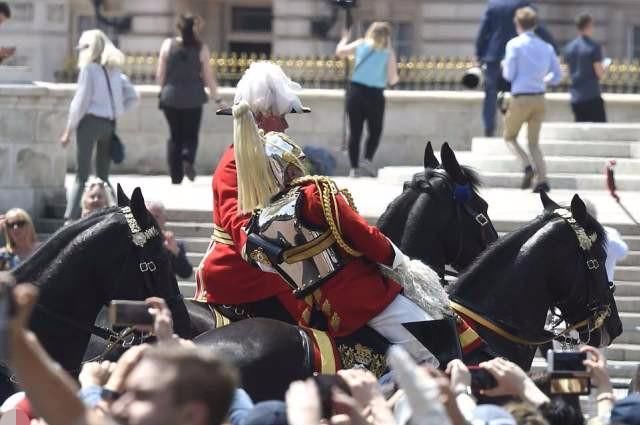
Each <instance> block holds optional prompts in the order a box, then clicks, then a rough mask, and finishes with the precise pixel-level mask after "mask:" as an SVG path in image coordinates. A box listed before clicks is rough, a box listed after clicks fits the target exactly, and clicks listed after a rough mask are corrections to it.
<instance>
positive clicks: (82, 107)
mask: <svg viewBox="0 0 640 425" xmlns="http://www.w3.org/2000/svg"><path fill="white" fill-rule="evenodd" d="M90 66H91V65H87V66H84V67H82V68H81V69H80V73H79V74H78V83H77V87H76V93H75V94H74V95H73V100H71V105H70V106H69V119H68V121H67V127H66V128H65V130H64V132H63V134H62V137H61V138H60V143H61V144H62V145H63V146H66V145H67V144H68V143H69V141H70V140H71V139H70V138H71V133H72V132H73V131H74V130H75V129H76V128H77V127H78V123H79V122H80V120H81V119H82V117H83V116H84V115H85V114H86V113H87V109H88V108H89V101H90V100H91V96H93V86H92V85H91V72H90V71H89V69H90Z"/></svg>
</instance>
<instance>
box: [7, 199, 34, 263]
mask: <svg viewBox="0 0 640 425" xmlns="http://www.w3.org/2000/svg"><path fill="white" fill-rule="evenodd" d="M0 228H2V231H3V233H4V241H5V246H4V247H3V248H0V271H4V270H11V269H13V268H14V267H16V266H17V265H18V264H20V263H21V262H22V261H24V260H25V259H27V258H28V257H29V256H30V255H31V254H33V252H34V251H35V250H36V248H38V246H40V243H39V242H38V237H37V235H36V228H35V227H34V225H33V221H32V220H31V217H30V216H29V213H27V212H26V211H25V210H23V209H22V208H12V209H10V210H9V211H7V212H6V213H5V214H4V215H0Z"/></svg>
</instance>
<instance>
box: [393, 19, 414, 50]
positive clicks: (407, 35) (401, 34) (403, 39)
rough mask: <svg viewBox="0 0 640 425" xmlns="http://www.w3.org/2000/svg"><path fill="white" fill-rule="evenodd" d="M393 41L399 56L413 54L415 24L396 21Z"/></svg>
mask: <svg viewBox="0 0 640 425" xmlns="http://www.w3.org/2000/svg"><path fill="white" fill-rule="evenodd" d="M392 41H393V47H394V48H395V50H396V54H397V56H398V58H399V57H400V56H411V53H412V52H413V24H411V23H410V22H396V23H394V24H393V39H392Z"/></svg>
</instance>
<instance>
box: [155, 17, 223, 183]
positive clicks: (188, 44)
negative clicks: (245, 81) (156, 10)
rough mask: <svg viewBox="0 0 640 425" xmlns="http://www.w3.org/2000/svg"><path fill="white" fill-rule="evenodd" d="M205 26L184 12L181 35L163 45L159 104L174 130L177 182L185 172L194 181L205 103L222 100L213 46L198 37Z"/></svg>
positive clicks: (172, 160) (170, 152) (170, 156)
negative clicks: (214, 63) (215, 71)
mask: <svg viewBox="0 0 640 425" xmlns="http://www.w3.org/2000/svg"><path fill="white" fill-rule="evenodd" d="M201 26H202V20H201V19H200V18H198V17H196V16H193V15H191V14H182V15H180V18H179V20H178V25H177V28H178V32H179V33H180V36H178V37H175V38H168V39H166V40H165V41H164V42H163V43H162V47H161V48H160V56H159V60H158V69H157V71H156V80H157V82H158V84H159V85H160V86H161V87H162V89H161V91H160V100H159V106H160V108H161V109H162V110H163V112H164V115H165V117H166V119H167V123H168V124H169V131H170V133H171V136H170V138H169V141H168V146H167V162H168V163H169V174H170V175H171V183H173V184H180V183H182V179H183V178H184V176H185V175H186V176H187V178H188V179H189V180H191V181H193V180H194V179H195V177H196V171H195V168H194V162H195V159H196V151H197V149H198V133H199V132H200V122H201V120H202V105H204V104H205V103H206V102H207V100H208V97H209V96H210V97H212V98H214V99H215V102H216V103H217V104H220V103H221V102H222V100H221V99H220V97H219V96H218V84H217V83H216V80H215V78H214V76H213V71H212V69H211V66H210V65H209V57H210V53H209V48H208V47H207V45H206V44H204V43H203V42H202V41H200V38H199V37H198V33H199V31H200V27H201ZM205 84H206V86H207V87H208V88H209V94H207V92H206V91H205Z"/></svg>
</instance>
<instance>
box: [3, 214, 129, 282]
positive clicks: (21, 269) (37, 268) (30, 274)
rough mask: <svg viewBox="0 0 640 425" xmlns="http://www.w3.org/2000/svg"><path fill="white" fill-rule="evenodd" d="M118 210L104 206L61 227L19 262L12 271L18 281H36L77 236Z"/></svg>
mask: <svg viewBox="0 0 640 425" xmlns="http://www.w3.org/2000/svg"><path fill="white" fill-rule="evenodd" d="M116 211H118V207H109V208H103V209H101V210H98V211H96V212H94V213H92V214H90V215H88V216H86V217H83V218H81V219H79V220H77V221H75V222H72V223H69V224H67V225H66V226H63V227H62V228H60V229H59V230H58V231H56V232H55V233H54V234H53V235H52V236H51V237H50V238H49V239H48V240H47V241H46V242H44V243H43V244H42V245H40V247H39V248H38V249H37V250H36V252H34V253H33V255H32V256H31V257H29V259H28V260H26V261H24V262H22V263H21V264H19V265H18V266H17V267H16V268H15V269H14V270H13V271H12V273H13V276H14V277H15V279H16V281H17V282H23V281H25V280H29V281H35V280H36V279H37V278H38V277H39V275H40V273H41V272H43V271H44V270H45V269H46V267H47V265H48V264H50V263H51V262H52V261H53V260H54V259H55V258H56V257H57V256H58V255H59V254H60V253H61V252H62V250H63V249H64V248H65V247H66V246H67V245H68V244H69V243H70V242H71V241H73V240H74V239H75V238H76V236H78V235H79V234H81V233H82V232H84V231H85V230H87V229H89V228H91V227H92V226H94V225H96V224H97V223H100V222H101V221H103V220H104V219H105V218H106V217H107V216H110V215H112V214H113V213H114V212H116ZM33 283H36V282H33Z"/></svg>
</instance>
